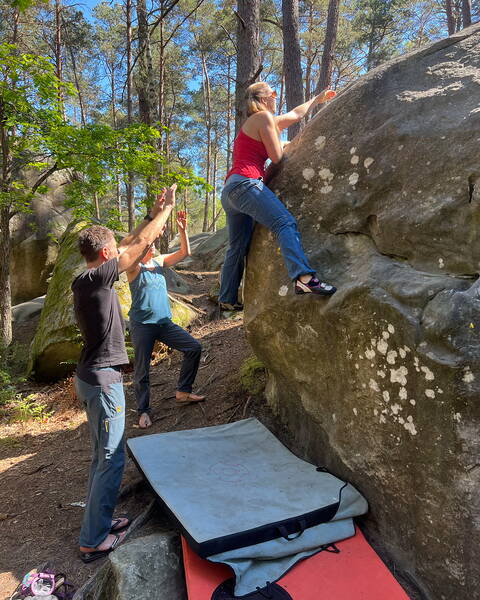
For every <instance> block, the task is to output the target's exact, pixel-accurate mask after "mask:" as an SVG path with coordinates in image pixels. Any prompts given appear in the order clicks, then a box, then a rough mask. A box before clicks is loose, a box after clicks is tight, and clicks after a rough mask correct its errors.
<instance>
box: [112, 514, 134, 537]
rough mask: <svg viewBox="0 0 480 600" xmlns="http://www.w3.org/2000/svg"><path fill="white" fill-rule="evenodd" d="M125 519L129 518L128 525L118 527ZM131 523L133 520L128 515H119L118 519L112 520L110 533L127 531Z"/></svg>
mask: <svg viewBox="0 0 480 600" xmlns="http://www.w3.org/2000/svg"><path fill="white" fill-rule="evenodd" d="M123 519H127V524H126V525H122V527H117V525H119V524H120V523H121V522H122V521H123ZM130 525H131V521H130V518H129V516H128V515H119V516H118V517H117V518H116V519H113V520H112V526H111V527H110V533H122V531H125V530H126V529H128V528H129V527H130Z"/></svg>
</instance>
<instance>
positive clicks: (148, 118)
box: [137, 0, 156, 125]
mask: <svg viewBox="0 0 480 600" xmlns="http://www.w3.org/2000/svg"><path fill="white" fill-rule="evenodd" d="M137 19H138V52H139V60H138V83H137V92H138V109H139V113H140V120H141V121H142V122H143V123H146V124H147V125H151V124H152V123H153V121H154V120H155V104H156V102H155V96H156V94H155V88H154V85H153V63H152V48H151V44H150V30H149V27H148V15H147V5H146V0H137Z"/></svg>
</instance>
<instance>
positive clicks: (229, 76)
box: [227, 55, 233, 173]
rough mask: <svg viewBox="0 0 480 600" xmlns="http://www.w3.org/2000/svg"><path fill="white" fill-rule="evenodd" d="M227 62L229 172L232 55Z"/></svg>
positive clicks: (228, 167) (228, 164)
mask: <svg viewBox="0 0 480 600" xmlns="http://www.w3.org/2000/svg"><path fill="white" fill-rule="evenodd" d="M227 60H228V63H227V173H228V172H229V171H230V167H231V164H232V153H233V149H232V88H231V76H232V56H230V55H228V59H227Z"/></svg>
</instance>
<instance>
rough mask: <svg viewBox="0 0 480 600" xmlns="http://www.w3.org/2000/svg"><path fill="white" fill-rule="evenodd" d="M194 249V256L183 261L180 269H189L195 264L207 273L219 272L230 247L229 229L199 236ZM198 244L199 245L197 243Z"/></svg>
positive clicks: (192, 245)
mask: <svg viewBox="0 0 480 600" xmlns="http://www.w3.org/2000/svg"><path fill="white" fill-rule="evenodd" d="M200 235H202V236H206V237H198V238H197V239H196V240H195V241H194V243H193V244H191V247H192V256H191V257H190V258H187V259H185V260H183V261H182V262H181V263H180V264H179V265H178V266H179V268H184V269H189V268H191V266H192V265H193V264H194V263H195V265H197V266H199V267H200V268H203V269H205V271H219V270H220V269H221V268H222V265H223V259H224V257H225V252H226V249H227V246H228V231H227V228H226V227H224V228H223V229H219V230H218V231H216V232H215V233H209V234H198V236H200ZM197 242H198V243H197Z"/></svg>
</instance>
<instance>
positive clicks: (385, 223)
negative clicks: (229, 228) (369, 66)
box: [245, 25, 480, 600]
mask: <svg viewBox="0 0 480 600" xmlns="http://www.w3.org/2000/svg"><path fill="white" fill-rule="evenodd" d="M479 99H480V25H476V26H473V27H470V28H469V29H466V30H464V31H462V32H460V33H458V34H455V35H454V36H451V37H450V38H448V39H446V40H442V41H439V42H436V43H434V44H432V45H430V46H429V47H426V48H423V49H421V50H419V51H417V52H415V53H412V54H409V55H406V56H404V57H401V58H399V59H396V60H394V61H391V62H390V63H387V64H386V65H384V66H381V67H379V68H377V69H376V70H374V71H372V72H370V73H369V74H368V75H366V76H365V77H363V78H362V79H360V80H359V81H358V82H357V83H355V84H354V85H352V86H350V87H349V88H348V89H346V90H345V91H344V92H342V93H341V94H339V96H338V97H337V98H336V99H335V100H334V101H333V102H331V103H330V104H329V105H328V106H326V107H325V108H324V109H323V110H321V111H320V113H319V114H318V116H317V117H316V118H314V119H313V120H312V121H311V122H310V123H309V124H308V125H307V127H306V128H305V130H304V131H303V133H302V134H301V136H299V138H297V139H296V140H295V141H294V142H293V143H292V144H291V145H290V146H289V149H288V153H287V155H286V157H285V159H284V160H283V164H282V165H281V167H280V170H279V172H278V174H277V175H276V176H275V177H274V179H273V180H272V182H271V183H270V184H269V185H270V187H271V188H272V189H273V190H274V191H275V192H277V193H278V195H279V197H280V198H281V199H282V200H283V201H284V202H285V203H286V205H287V206H288V207H289V208H290V209H291V211H292V212H293V214H294V215H295V216H296V217H297V219H298V222H299V229H300V231H301V234H302V238H303V243H304V246H305V249H306V251H307V253H308V255H309V257H310V259H311V262H312V264H313V265H314V267H315V268H317V269H318V272H319V273H320V274H321V276H322V277H323V278H325V280H327V281H329V282H332V283H334V284H335V285H337V286H338V291H337V293H336V294H335V295H334V296H332V297H331V299H328V300H326V299H321V298H318V297H305V296H295V295H294V294H293V289H292V284H291V282H290V281H289V280H288V277H287V273H286V270H285V268H284V266H283V262H282V259H281V256H279V253H278V252H277V243H276V242H275V241H274V239H273V237H272V235H271V234H270V233H269V232H268V231H267V230H265V229H264V228H262V227H257V228H256V232H255V235H254V240H253V243H252V248H251V251H250V255H249V260H248V272H247V277H246V311H245V323H246V328H247V334H248V339H249V341H250V343H251V345H252V346H253V349H254V351H255V354H256V355H257V356H258V357H259V359H260V360H261V361H262V362H263V363H264V364H265V365H266V367H267V368H268V371H269V380H268V384H267V395H268V399H269V402H270V403H271V405H272V407H273V408H274V410H275V411H276V412H278V413H279V414H280V415H281V417H282V418H283V420H284V421H285V422H287V423H288V427H289V430H290V431H292V432H293V433H294V435H295V437H296V439H297V441H298V447H299V449H300V450H301V451H303V454H304V455H305V456H307V457H309V458H310V459H312V460H314V461H316V462H318V463H319V464H324V465H326V466H327V467H328V468H330V469H331V470H333V471H334V472H335V473H337V474H339V475H340V476H343V477H344V478H345V479H348V480H349V481H351V482H352V483H353V484H354V485H355V486H356V487H357V488H358V489H359V490H361V492H362V493H363V494H364V495H365V497H366V498H367V499H368V501H369V504H370V507H371V512H370V517H369V520H368V521H367V523H366V525H367V533H368V534H369V537H370V539H372V541H373V542H374V543H376V545H377V548H380V549H383V551H384V553H385V556H386V558H387V559H390V560H394V561H395V565H396V569H397V570H399V571H401V572H402V573H403V574H404V575H405V576H406V577H407V578H408V579H409V580H411V581H412V582H414V583H415V584H416V586H417V588H418V589H419V591H420V595H421V596H422V597H425V598H428V599H431V600H447V599H448V600H450V599H453V598H479V597H480V596H479V591H478V590H479V589H480V569H479V568H478V559H477V556H476V549H477V548H478V547H479V545H480V496H479V490H480V468H479V462H480V461H479V455H480V404H479V401H478V398H479V396H480V297H479V282H478V280H477V277H478V272H479V268H480V267H479V265H480V262H479V260H480V258H479V257H480V225H479V223H480V152H479V147H480V101H479Z"/></svg>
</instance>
